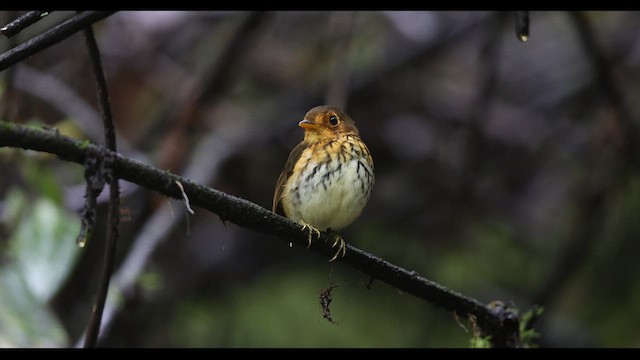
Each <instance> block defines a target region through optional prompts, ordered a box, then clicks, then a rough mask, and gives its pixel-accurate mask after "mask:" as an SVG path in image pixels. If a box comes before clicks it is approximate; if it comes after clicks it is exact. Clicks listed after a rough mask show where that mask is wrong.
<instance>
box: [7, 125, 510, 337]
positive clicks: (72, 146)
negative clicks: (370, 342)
mask: <svg viewBox="0 0 640 360" xmlns="http://www.w3.org/2000/svg"><path fill="white" fill-rule="evenodd" d="M0 146H10V147H19V148H23V149H31V150H36V151H43V152H48V153H52V154H56V155H57V156H59V157H60V158H62V159H64V160H68V161H72V162H76V163H79V164H83V163H84V160H85V159H86V158H87V157H88V156H100V154H103V153H106V154H109V155H110V156H112V157H113V170H114V175H115V176H116V177H118V178H122V179H124V180H127V181H130V182H134V183H137V184H139V185H141V186H144V187H146V188H149V189H152V190H155V191H157V192H159V193H161V194H163V195H165V196H169V197H172V198H175V199H182V192H181V191H180V189H179V188H178V187H177V186H176V185H175V181H180V182H181V183H182V185H183V187H184V190H185V191H186V192H187V193H189V195H190V200H191V203H192V204H193V205H197V206H200V207H201V208H204V209H207V210H209V211H211V212H213V213H215V214H217V215H218V216H219V217H220V218H221V219H223V220H227V221H231V222H233V223H235V224H237V225H239V226H242V227H245V228H248V229H252V230H255V231H259V232H262V233H266V234H271V235H274V236H277V237H279V238H280V239H281V240H283V241H285V242H287V243H290V242H292V243H295V244H297V245H299V246H303V247H306V246H307V244H308V239H307V233H306V232H305V231H304V230H303V228H302V226H301V225H300V224H297V223H295V222H293V221H291V220H289V219H287V218H285V217H282V216H279V215H276V214H274V213H273V212H271V211H269V210H267V209H265V208H264V207H261V206H259V205H257V204H255V203H252V202H250V201H248V200H245V199H241V198H237V197H235V196H232V195H228V194H226V193H224V192H221V191H218V190H215V189H212V188H209V187H207V186H203V185H200V184H198V183H195V182H193V181H191V180H189V179H187V178H184V177H181V176H178V175H175V174H172V173H170V172H168V171H163V170H160V169H157V168H154V167H151V166H149V165H146V164H143V163H141V162H138V161H136V160H132V159H128V158H126V157H123V156H122V155H120V154H117V153H113V152H111V151H109V150H106V149H104V148H102V147H100V146H96V145H93V144H90V143H87V142H81V141H78V140H75V139H73V138H70V137H67V136H62V135H60V134H59V133H57V132H56V131H51V130H42V129H36V128H31V127H27V126H22V125H16V124H12V123H7V122H0ZM332 244H333V239H332V237H331V236H327V234H326V233H322V235H321V236H320V237H319V239H318V240H316V241H314V242H313V243H312V244H311V247H310V250H311V251H313V252H316V253H320V254H323V255H324V256H326V257H327V258H329V257H331V256H333V254H334V250H333V249H332V248H331V246H332ZM338 261H342V262H344V263H345V264H347V265H349V266H351V267H352V268H354V269H357V270H360V271H362V272H363V273H365V274H368V275H370V276H372V277H373V278H376V279H379V280H382V281H384V282H386V283H387V284H389V285H391V286H393V287H395V288H397V289H399V290H402V291H404V292H407V293H410V294H412V295H414V296H417V297H419V298H421V299H424V300H427V301H429V302H430V303H432V304H433V305H434V306H436V307H441V308H444V309H446V310H448V311H451V312H455V313H456V314H458V315H459V316H462V317H469V316H474V317H475V318H476V319H477V321H478V324H479V325H480V327H481V328H482V329H483V330H484V331H485V332H486V333H487V334H488V335H491V337H492V341H493V342H494V345H495V346H517V338H518V324H519V320H518V317H517V315H516V314H515V313H514V312H512V311H511V310H509V309H504V308H493V309H492V308H490V307H488V306H487V305H485V304H483V303H481V302H479V301H477V300H475V299H472V298H469V297H466V296H464V295H462V294H459V293H457V292H454V291H451V290H449V289H447V288H445V287H444V286H442V285H439V284H437V283H435V282H433V281H430V280H428V279H426V278H424V277H422V276H420V275H419V274H418V273H416V272H415V271H409V270H406V269H403V268H401V267H399V266H396V265H394V264H391V263H390V262H388V261H385V260H383V259H382V258H379V257H377V256H375V255H372V254H369V253H367V252H364V251H362V250H360V249H358V248H356V247H354V246H352V245H349V244H347V252H346V255H345V256H344V257H343V258H340V259H338Z"/></svg>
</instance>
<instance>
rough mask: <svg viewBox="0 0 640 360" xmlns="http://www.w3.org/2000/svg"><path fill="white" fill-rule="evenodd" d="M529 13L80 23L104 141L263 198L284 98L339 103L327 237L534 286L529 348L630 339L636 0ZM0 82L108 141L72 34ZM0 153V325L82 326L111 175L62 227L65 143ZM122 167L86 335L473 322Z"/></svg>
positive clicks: (261, 335)
mask: <svg viewBox="0 0 640 360" xmlns="http://www.w3.org/2000/svg"><path fill="white" fill-rule="evenodd" d="M21 14H22V13H21V12H15V11H14V12H11V11H9V12H1V13H0V23H1V24H6V23H8V22H10V21H11V20H13V19H15V18H16V17H18V16H19V15H21ZM73 15H74V13H73V12H58V11H56V12H52V13H51V14H49V15H48V16H47V17H46V18H44V19H42V20H41V21H39V22H37V23H36V24H35V25H32V26H31V27H29V28H28V29H26V30H24V31H23V32H21V33H20V34H19V35H17V36H16V37H14V38H10V39H6V38H4V37H2V38H1V39H0V47H1V49H2V51H6V50H8V49H10V48H12V47H14V46H16V45H17V44H19V43H22V42H24V41H26V40H28V39H29V38H31V37H33V36H34V35H37V34H39V33H42V32H43V31H45V30H47V29H49V28H51V27H53V26H55V25H57V24H58V23H60V22H61V21H63V20H65V19H67V18H69V17H71V16H73ZM529 15H530V19H531V23H530V37H529V39H528V41H526V42H522V41H520V40H519V39H518V37H517V36H516V31H515V13H514V12H490V11H489V12H468V11H456V12H448V11H447V12H438V11H435V12H434V11H397V12H396V11H356V12H330V11H282V12H279V11H276V12H257V13H253V12H238V11H197V12H187V11H177V12H173V11H168V12H164V11H163V12H160V11H145V12H133V11H127V12H118V13H116V14H114V15H112V16H110V17H108V18H107V19H105V20H103V21H100V22H99V23H97V24H96V25H95V26H94V31H95V34H96V39H97V42H98V45H99V48H100V51H101V54H102V61H103V64H104V67H105V72H106V76H107V81H108V86H109V93H110V99H111V105H112V110H113V114H114V119H115V125H116V129H117V131H118V134H117V141H118V148H119V151H120V152H122V153H123V154H124V155H126V156H128V157H131V158H135V159H138V160H140V161H142V162H145V163H147V164H151V165H153V166H156V167H159V168H162V169H166V170H169V171H172V172H175V173H177V174H180V175H183V176H186V177H188V178H190V179H193V180H195V181H197V182H200V183H203V184H206V185H208V186H211V187H213V188H216V189H218V190H221V191H224V192H226V193H228V194H231V195H234V196H237V197H241V198H244V199H248V200H250V201H252V202H255V203H257V204H259V205H261V206H264V207H266V208H269V209H270V208H271V201H272V197H273V190H274V186H275V182H276V179H277V177H278V175H279V173H280V171H281V169H282V167H283V165H284V162H285V161H286V159H287V156H288V154H289V151H291V149H293V147H294V146H295V145H296V144H297V143H298V142H299V141H300V140H301V139H302V135H303V131H302V129H300V128H298V127H297V123H298V121H299V120H301V119H302V117H303V116H304V114H305V113H306V111H307V110H309V109H310V108H311V107H313V106H316V105H319V104H323V103H332V104H338V105H340V106H343V107H344V108H345V110H346V111H347V113H349V114H350V115H351V117H352V118H353V119H354V120H355V121H356V123H357V125H358V127H359V129H360V132H361V135H362V138H363V139H364V140H365V142H366V143H367V145H368V146H369V148H370V150H371V152H372V155H373V159H374V162H375V167H376V169H375V170H376V184H375V187H374V189H373V193H372V197H371V199H370V201H369V203H368V205H367V207H366V208H365V210H364V212H363V213H362V215H361V216H360V218H359V219H358V220H356V221H355V222H354V223H353V224H352V225H350V226H349V227H348V228H346V229H345V230H344V231H342V234H343V236H344V238H345V239H346V241H347V242H349V243H351V244H353V245H354V246H356V247H359V248H362V249H363V250H365V251H368V252H371V253H373V254H375V255H377V256H380V257H382V258H384V259H385V260H388V261H391V262H392V263H394V264H397V265H399V266H402V267H404V268H406V269H408V270H415V271H417V272H418V273H420V274H421V275H423V276H425V277H427V278H428V279H431V280H433V281H436V282H438V283H440V284H442V285H444V286H446V287H448V288H450V289H452V290H454V291H457V292H460V293H462V294H465V295H467V296H470V297H473V298H476V299H478V300H479V301H481V302H484V303H489V302H491V301H494V300H500V301H503V302H505V303H511V304H512V305H513V306H515V307H517V308H518V309H519V310H520V312H521V313H524V312H526V311H527V310H529V309H531V308H532V307H533V306H534V305H539V306H541V307H543V308H544V312H543V313H542V315H541V316H540V317H539V318H538V320H537V322H536V323H535V330H536V331H537V332H538V333H539V334H540V335H541V336H540V338H539V339H538V343H539V345H540V346H543V347H637V346H640V307H639V306H638V304H640V276H639V275H640V266H638V259H637V258H638V255H639V254H640V242H639V241H638V237H639V236H640V221H638V215H637V214H638V213H639V212H640V172H639V171H638V170H639V167H638V165H639V164H640V156H639V155H638V154H640V152H638V151H637V150H636V149H637V147H638V144H640V142H638V137H639V135H640V134H639V133H638V131H637V126H638V125H639V124H638V113H639V111H640V103H639V101H638V100H640V99H638V97H637V96H635V95H634V94H637V93H638V85H639V84H640V82H639V81H638V80H640V66H639V65H640V38H639V37H638V36H637V34H639V33H640V13H638V12H599V11H598V12H577V13H574V12H554V11H548V12H547V11H533V12H531V13H530V14H529ZM0 92H1V99H0V118H1V119H2V120H3V121H10V122H15V123H23V124H32V125H38V126H42V125H47V126H51V127H55V128H57V129H59V131H60V132H62V133H64V134H67V135H70V136H74V137H77V138H80V139H89V140H91V141H93V142H96V143H103V142H104V141H103V133H102V123H101V118H100V114H99V111H98V105H97V97H96V85H95V76H94V74H93V72H92V70H91V66H90V61H89V57H88V54H87V50H86V47H85V40H84V38H83V36H82V34H81V33H78V34H75V35H74V36H72V37H70V38H68V39H66V40H64V41H62V42H61V43H59V44H57V45H54V46H52V47H50V48H48V49H46V50H44V51H42V52H40V53H38V54H36V55H34V56H31V57H30V58H28V59H27V60H25V61H22V62H21V63H19V64H17V65H15V66H12V67H11V68H9V69H7V70H4V71H3V72H1V73H0ZM0 170H1V171H2V176H1V177H0V221H1V224H0V346H5V347H37V346H53V347H66V346H77V345H79V344H81V342H80V340H81V337H82V334H83V331H84V329H85V327H86V325H87V320H88V317H89V313H90V308H91V306H92V303H93V301H94V298H95V293H96V291H97V286H98V282H99V275H100V269H101V266H102V265H101V264H102V253H103V247H104V240H105V239H104V235H105V232H106V231H105V220H106V216H107V215H106V214H107V200H108V199H107V194H108V191H106V190H105V191H104V192H103V194H102V195H101V197H100V198H99V201H100V207H99V209H98V224H97V228H96V229H95V231H94V234H93V238H91V239H90V240H89V242H88V244H87V246H86V247H85V248H83V249H80V248H78V247H77V246H76V245H75V237H76V235H77V234H78V229H79V215H78V214H79V211H80V209H81V207H82V205H83V201H84V177H83V169H82V167H81V166H80V165H77V164H73V163H68V162H65V161H61V160H59V159H57V158H56V157H54V156H50V155H46V154H41V153H36V152H32V151H24V150H16V149H8V148H0ZM121 186H122V196H123V199H122V204H121V216H122V224H121V237H120V241H119V245H118V254H117V262H116V272H115V274H114V277H113V280H112V283H111V293H110V296H109V298H108V301H107V309H106V311H105V316H104V320H103V325H104V329H103V331H102V334H101V337H100V341H99V345H100V346H105V347H125V346H126V347H468V346H469V344H470V339H471V337H472V329H471V326H470V324H469V323H467V322H466V321H460V322H458V321H457V320H456V319H455V317H454V316H453V315H452V314H450V313H448V312H446V311H445V310H442V309H436V308H435V307H433V306H432V305H431V304H430V303H427V302H425V301H422V300H420V299H417V298H415V297H414V296H412V295H408V294H404V293H402V292H399V291H398V290H396V289H394V288H392V287H390V286H388V285H387V284H385V283H382V282H379V281H374V282H373V283H372V284H371V286H370V287H369V288H368V287H367V284H368V283H369V278H368V277H367V276H366V275H364V274H362V273H359V272H357V271H354V270H352V269H350V268H348V267H346V266H344V265H342V264H340V263H339V262H337V263H328V262H327V259H325V258H323V257H320V256H318V255H317V254H314V253H311V252H308V251H307V250H306V249H303V248H299V247H297V246H296V247H293V248H291V247H289V245H288V244H287V243H286V242H284V241H281V240H279V239H277V238H274V237H272V236H267V235H263V234H260V233H257V232H254V231H250V230H246V229H243V228H241V227H238V226H236V225H234V224H232V223H228V222H223V221H222V220H221V219H220V218H218V217H217V216H216V215H215V214H212V213H209V212H207V211H205V210H203V209H201V208H197V207H196V208H194V210H195V214H193V215H190V214H187V213H186V211H185V207H184V205H183V203H182V202H181V201H177V200H172V199H167V198H165V197H163V196H160V195H158V194H157V193H154V192H152V191H149V190H146V189H144V188H140V187H138V186H137V185H135V184H131V183H128V182H126V181H121ZM330 284H333V285H339V287H337V288H335V289H333V292H332V300H333V301H332V303H331V307H330V309H331V316H332V318H333V320H335V321H336V323H335V324H333V323H330V322H329V321H327V320H326V319H324V318H323V316H322V309H321V306H320V302H319V299H318V297H319V295H320V291H321V290H322V289H325V288H327V287H328V286H329V285H330Z"/></svg>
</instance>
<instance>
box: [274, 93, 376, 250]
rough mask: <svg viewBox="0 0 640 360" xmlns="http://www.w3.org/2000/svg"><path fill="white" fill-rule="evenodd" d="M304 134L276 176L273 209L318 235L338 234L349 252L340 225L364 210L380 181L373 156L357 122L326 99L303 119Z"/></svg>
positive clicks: (337, 241)
mask: <svg viewBox="0 0 640 360" xmlns="http://www.w3.org/2000/svg"><path fill="white" fill-rule="evenodd" d="M298 126H300V127H301V128H303V129H304V139H303V140H302V141H301V142H300V143H299V144H298V145H297V146H296V147H295V148H294V149H293V150H292V151H291V153H290V154H289V157H288V159H287V161H286V163H285V165H284V169H283V170H282V173H280V176H279V177H278V180H277V182H276V187H275V191H274V195H273V207H272V211H273V212H274V213H276V214H280V215H283V216H285V217H287V218H289V219H291V220H293V221H295V222H297V223H299V224H301V225H302V226H303V230H306V231H308V240H309V244H308V246H307V248H308V247H309V246H311V240H312V235H313V234H316V237H319V236H320V231H327V232H329V233H332V234H333V235H335V242H334V243H333V245H332V248H333V247H335V246H336V245H338V251H337V252H336V254H335V255H334V256H333V258H331V259H330V260H329V262H331V261H334V260H335V259H336V258H337V257H338V255H339V254H340V253H342V256H343V257H344V255H345V254H346V244H345V241H344V239H343V238H342V236H340V235H339V234H338V233H337V232H336V231H339V230H342V229H343V228H345V227H346V226H348V225H350V224H351V223H352V222H353V221H355V219H356V218H358V217H359V216H360V214H361V213H362V210H363V209H364V207H365V205H366V204H367V202H368V201H369V197H370V195H371V190H372V189H373V185H374V182H375V176H374V166H373V159H372V157H371V152H370V151H369V148H368V147H367V145H366V144H365V143H364V142H363V141H362V139H361V138H360V133H359V131H358V128H357V127H356V124H355V122H354V121H353V119H351V117H350V116H349V115H347V114H346V113H345V112H344V111H342V110H341V109H340V108H338V107H336V106H332V105H320V106H316V107H314V108H312V109H311V110H309V111H308V112H307V113H306V115H305V116H304V118H303V119H302V120H301V121H300V122H299V123H298Z"/></svg>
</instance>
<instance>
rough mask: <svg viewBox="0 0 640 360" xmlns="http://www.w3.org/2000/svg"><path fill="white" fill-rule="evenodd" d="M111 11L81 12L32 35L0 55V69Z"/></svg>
mask: <svg viewBox="0 0 640 360" xmlns="http://www.w3.org/2000/svg"><path fill="white" fill-rule="evenodd" d="M113 13H114V11H87V12H83V13H81V14H78V15H76V16H74V17H72V18H71V19H69V20H67V21H65V22H63V23H62V24H60V25H58V26H55V27H53V28H51V29H49V30H47V31H45V32H44V33H42V34H40V35H37V36H34V37H33V38H31V39H29V40H28V41H26V42H24V43H22V44H20V45H18V46H16V47H14V48H13V49H11V50H9V51H6V52H4V53H2V54H1V55H0V71H2V70H5V69H6V68H8V67H9V66H11V65H14V64H16V63H18V62H20V61H22V60H24V59H26V58H28V57H29V56H31V55H34V54H36V53H38V52H40V51H42V50H44V49H46V48H48V47H49V46H51V45H55V44H57V43H59V42H60V41H62V40H64V39H66V38H68V37H69V36H71V35H73V34H75V33H76V32H78V31H80V30H82V29H84V28H85V27H87V26H90V25H91V24H93V23H95V22H97V21H100V20H102V19H104V18H106V17H108V16H110V15H112V14H113Z"/></svg>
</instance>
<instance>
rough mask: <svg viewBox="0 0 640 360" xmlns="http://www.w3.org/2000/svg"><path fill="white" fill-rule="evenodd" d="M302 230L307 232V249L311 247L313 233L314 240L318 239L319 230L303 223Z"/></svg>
mask: <svg viewBox="0 0 640 360" xmlns="http://www.w3.org/2000/svg"><path fill="white" fill-rule="evenodd" d="M304 230H309V238H308V240H309V244H307V249H308V248H309V247H311V238H312V235H313V233H315V234H316V238H319V237H320V230H318V229H316V228H314V227H313V226H311V225H309V224H304V223H303V224H302V231H304Z"/></svg>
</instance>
